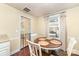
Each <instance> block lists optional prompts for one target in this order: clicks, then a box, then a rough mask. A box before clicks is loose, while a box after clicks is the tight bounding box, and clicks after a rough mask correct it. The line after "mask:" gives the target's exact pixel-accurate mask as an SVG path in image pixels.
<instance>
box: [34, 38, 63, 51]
mask: <svg viewBox="0 0 79 59" xmlns="http://www.w3.org/2000/svg"><path fill="white" fill-rule="evenodd" d="M34 42H35V43H37V44H39V45H40V47H41V49H44V50H48V51H52V50H57V49H60V48H61V46H62V42H61V40H58V39H54V38H47V37H38V38H36V39H35V40H34Z"/></svg>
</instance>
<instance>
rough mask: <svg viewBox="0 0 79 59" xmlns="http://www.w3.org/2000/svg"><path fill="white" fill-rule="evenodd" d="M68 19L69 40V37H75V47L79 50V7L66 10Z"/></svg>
mask: <svg viewBox="0 0 79 59" xmlns="http://www.w3.org/2000/svg"><path fill="white" fill-rule="evenodd" d="M66 21H67V22H66V23H67V36H68V40H69V37H75V38H76V40H77V44H76V45H75V48H74V49H76V50H79V7H75V8H72V9H68V10H67V11H66Z"/></svg>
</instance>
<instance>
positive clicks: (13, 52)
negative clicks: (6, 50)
mask: <svg viewBox="0 0 79 59" xmlns="http://www.w3.org/2000/svg"><path fill="white" fill-rule="evenodd" d="M18 51H20V49H16V50H14V51H12V52H11V53H10V55H12V54H15V53H16V52H18Z"/></svg>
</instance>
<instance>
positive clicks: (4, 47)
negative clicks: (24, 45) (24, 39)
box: [0, 42, 10, 56]
mask: <svg viewBox="0 0 79 59" xmlns="http://www.w3.org/2000/svg"><path fill="white" fill-rule="evenodd" d="M9 55H10V42H4V43H0V56H9Z"/></svg>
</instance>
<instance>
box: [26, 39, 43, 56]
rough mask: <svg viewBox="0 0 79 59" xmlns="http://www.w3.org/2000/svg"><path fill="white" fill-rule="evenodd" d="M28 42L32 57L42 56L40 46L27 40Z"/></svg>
mask: <svg viewBox="0 0 79 59" xmlns="http://www.w3.org/2000/svg"><path fill="white" fill-rule="evenodd" d="M27 42H28V45H29V50H30V55H31V56H42V53H41V47H40V45H39V44H37V43H34V42H31V41H29V40H27Z"/></svg>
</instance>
